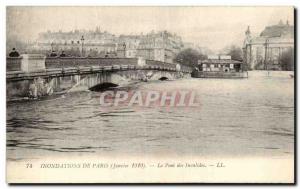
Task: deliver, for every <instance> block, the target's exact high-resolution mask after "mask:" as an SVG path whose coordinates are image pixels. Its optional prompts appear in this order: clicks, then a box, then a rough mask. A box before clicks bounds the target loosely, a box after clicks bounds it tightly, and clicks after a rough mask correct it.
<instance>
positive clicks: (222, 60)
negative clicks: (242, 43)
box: [198, 56, 243, 72]
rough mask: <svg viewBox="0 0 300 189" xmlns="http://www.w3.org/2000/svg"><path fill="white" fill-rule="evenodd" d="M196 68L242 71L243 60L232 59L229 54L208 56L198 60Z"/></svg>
mask: <svg viewBox="0 0 300 189" xmlns="http://www.w3.org/2000/svg"><path fill="white" fill-rule="evenodd" d="M198 69H199V71H203V72H242V71H243V62H241V61H237V60H232V59H231V56H209V57H208V59H207V60H200V61H198Z"/></svg>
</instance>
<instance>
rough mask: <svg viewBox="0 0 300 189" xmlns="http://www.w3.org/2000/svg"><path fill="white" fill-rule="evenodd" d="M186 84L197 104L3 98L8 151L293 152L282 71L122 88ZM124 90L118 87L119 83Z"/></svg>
mask: <svg viewBox="0 0 300 189" xmlns="http://www.w3.org/2000/svg"><path fill="white" fill-rule="evenodd" d="M183 89H184V90H190V91H195V92H196V94H197V95H196V101H197V102H198V103H199V106H197V107H127V106H122V107H112V108H103V107H101V106H100V104H99V94H100V92H92V91H82V92H74V93H68V94H66V95H64V96H61V95H60V96H52V97H49V98H45V99H41V100H26V101H18V102H7V158H8V159H9V160H24V159H34V158H37V159H38V158H42V157H45V156H51V157H53V156H67V155H75V156H77V155H78V156H81V155H87V154H92V155H97V156H98V155H99V156H104V155H105V156H106V155H129V156H130V155H159V154H167V155H172V154H176V155H196V156H222V157H224V156H227V157H237V156H240V157H243V156H264V157H265V156H285V155H293V153H294V151H293V149H294V81H293V79H291V78H290V77H289V73H287V72H271V73H269V74H267V72H250V73H249V78H248V79H196V78H190V79H182V80H176V81H155V82H144V83H138V84H135V85H133V86H131V87H128V88H126V90H129V91H130V90H140V91H148V90H159V91H161V90H165V91H174V90H183ZM122 90H124V89H122Z"/></svg>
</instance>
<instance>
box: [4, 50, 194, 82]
mask: <svg viewBox="0 0 300 189" xmlns="http://www.w3.org/2000/svg"><path fill="white" fill-rule="evenodd" d="M128 69H130V70H134V69H149V70H160V71H171V72H183V73H191V72H192V69H191V68H190V67H188V66H184V65H180V66H179V64H171V63H166V62H161V61H155V60H144V63H143V64H139V59H138V58H87V57H82V58H78V57H76V58H74V57H55V58H50V57H48V58H45V56H43V55H23V56H22V57H20V58H7V77H12V78H14V77H21V75H22V77H23V75H24V74H25V75H26V76H27V75H28V74H29V75H35V72H37V74H39V75H41V74H42V75H53V74H54V75H64V74H71V75H74V74H78V73H79V72H80V73H90V72H95V71H96V72H97V71H113V70H114V71H117V70H128ZM16 74H17V76H16ZM20 74H21V75H20Z"/></svg>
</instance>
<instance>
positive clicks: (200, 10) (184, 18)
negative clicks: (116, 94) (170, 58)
mask: <svg viewBox="0 0 300 189" xmlns="http://www.w3.org/2000/svg"><path fill="white" fill-rule="evenodd" d="M280 19H282V20H283V21H284V22H286V20H289V22H290V23H293V21H294V20H293V8H292V7H8V8H7V36H8V37H11V36H14V37H15V38H21V39H24V40H34V39H35V38H36V37H37V35H38V33H40V32H44V31H47V30H52V31H58V30H59V29H61V30H62V31H70V30H74V29H87V30H90V29H91V30H94V29H95V28H96V26H100V28H101V30H106V31H108V32H110V33H113V34H117V35H119V34H139V33H141V32H143V33H148V32H150V31H151V30H154V31H159V30H168V31H170V32H174V33H177V34H178V35H180V36H181V37H182V38H183V40H184V41H186V42H193V43H196V44H199V45H200V46H205V47H208V48H210V49H212V50H218V49H222V48H223V47H225V46H228V45H231V44H235V45H242V41H243V39H244V33H245V30H246V28H247V26H248V25H249V26H250V29H251V31H252V32H253V33H257V34H258V33H260V32H261V31H262V30H263V29H264V28H265V26H267V25H274V24H277V23H278V22H279V20H280Z"/></svg>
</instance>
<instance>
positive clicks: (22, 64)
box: [6, 55, 192, 98]
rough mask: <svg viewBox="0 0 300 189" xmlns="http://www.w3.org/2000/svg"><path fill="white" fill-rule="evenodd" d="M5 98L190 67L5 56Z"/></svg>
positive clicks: (179, 72) (160, 76) (166, 75)
mask: <svg viewBox="0 0 300 189" xmlns="http://www.w3.org/2000/svg"><path fill="white" fill-rule="evenodd" d="M6 65H7V66H6V68H7V72H6V83H7V97H8V98H10V97H12V98H13V97H17V96H28V95H33V96H36V95H37V96H44V95H49V94H52V92H61V91H70V90H87V89H91V88H95V87H97V86H99V87H101V85H107V84H112V85H121V86H122V85H126V84H128V83H130V81H133V80H140V81H149V80H165V79H172V80H173V79H179V78H183V77H189V76H190V74H191V72H192V69H191V68H190V67H187V66H184V65H180V64H171V63H165V62H160V61H155V60H144V59H142V58H73V57H60V58H45V57H44V56H42V55H23V56H22V57H21V58H7V62H6Z"/></svg>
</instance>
